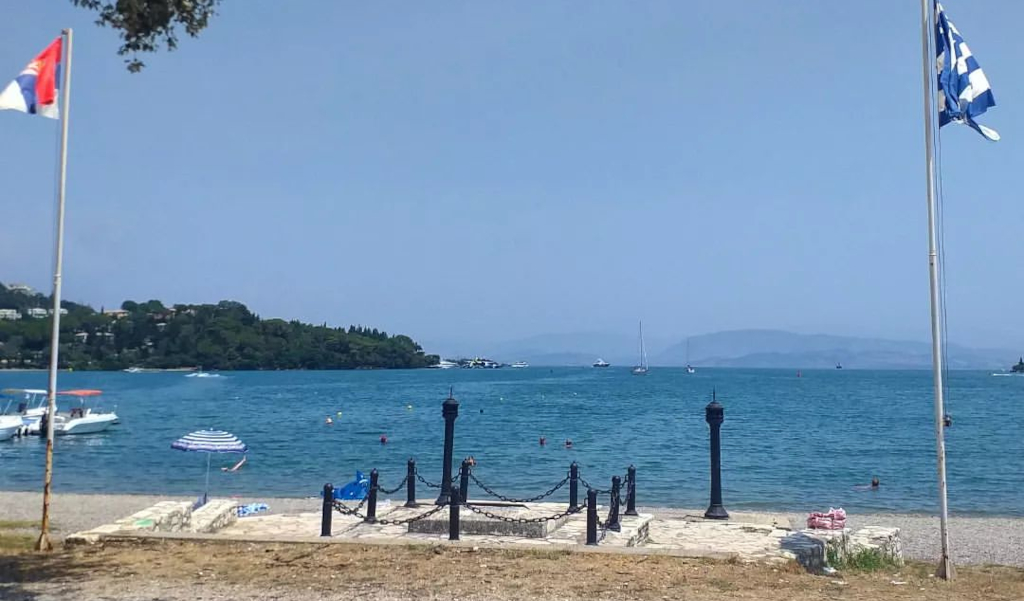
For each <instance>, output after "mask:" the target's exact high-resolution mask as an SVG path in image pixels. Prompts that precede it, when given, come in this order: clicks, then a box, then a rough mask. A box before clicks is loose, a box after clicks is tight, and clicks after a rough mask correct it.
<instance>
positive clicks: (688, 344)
mask: <svg viewBox="0 0 1024 601" xmlns="http://www.w3.org/2000/svg"><path fill="white" fill-rule="evenodd" d="M686 373H688V374H695V373H697V370H696V369H694V368H693V366H692V365H690V339H689V338H687V339H686Z"/></svg>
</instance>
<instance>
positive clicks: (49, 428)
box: [36, 29, 71, 551]
mask: <svg viewBox="0 0 1024 601" xmlns="http://www.w3.org/2000/svg"><path fill="white" fill-rule="evenodd" d="M61 34H62V36H63V37H64V41H63V46H64V60H63V62H62V63H61V67H62V70H63V79H62V81H61V99H60V102H61V107H60V179H59V180H58V183H57V249H56V252H55V253H54V254H55V255H56V256H55V258H54V267H53V330H52V332H51V334H50V382H49V385H48V386H47V391H46V394H47V401H48V402H47V410H46V411H47V413H46V415H47V420H46V470H45V475H44V476H43V519H42V522H41V523H40V527H39V529H40V533H39V540H38V541H36V550H37V551H51V550H52V549H53V543H51V542H50V484H51V482H52V481H53V422H54V417H55V416H56V413H57V359H58V354H59V353H58V351H59V350H60V284H61V267H62V264H63V262H64V190H65V183H66V181H67V167H68V113H70V111H71V29H65V30H64V31H63V32H61Z"/></svg>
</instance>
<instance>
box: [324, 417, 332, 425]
mask: <svg viewBox="0 0 1024 601" xmlns="http://www.w3.org/2000/svg"><path fill="white" fill-rule="evenodd" d="M324 423H325V424H327V425H328V426H330V425H332V424H334V420H333V419H331V416H330V415H328V416H327V419H325V420H324Z"/></svg>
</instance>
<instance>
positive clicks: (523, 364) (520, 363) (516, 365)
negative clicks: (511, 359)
mask: <svg viewBox="0 0 1024 601" xmlns="http://www.w3.org/2000/svg"><path fill="white" fill-rule="evenodd" d="M512 367H514V368H516V369H522V368H524V367H530V364H529V363H527V362H526V361H516V362H515V363H513V364H512Z"/></svg>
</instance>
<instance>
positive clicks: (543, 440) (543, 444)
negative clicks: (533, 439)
mask: <svg viewBox="0 0 1024 601" xmlns="http://www.w3.org/2000/svg"><path fill="white" fill-rule="evenodd" d="M547 444H548V439H547V438H545V437H543V436H541V437H540V446H542V447H543V446H545V445H547Z"/></svg>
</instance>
